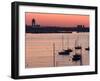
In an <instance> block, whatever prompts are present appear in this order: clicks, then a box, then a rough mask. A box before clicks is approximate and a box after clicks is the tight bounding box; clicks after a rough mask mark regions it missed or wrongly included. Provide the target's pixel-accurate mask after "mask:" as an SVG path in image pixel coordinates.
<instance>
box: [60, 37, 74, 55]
mask: <svg viewBox="0 0 100 81" xmlns="http://www.w3.org/2000/svg"><path fill="white" fill-rule="evenodd" d="M63 40H64V37H63V35H62V51H61V52H59V55H69V54H70V52H72V51H73V50H72V49H70V48H67V49H64V48H63V46H64V42H63ZM67 45H68V47H69V40H68V44H67Z"/></svg>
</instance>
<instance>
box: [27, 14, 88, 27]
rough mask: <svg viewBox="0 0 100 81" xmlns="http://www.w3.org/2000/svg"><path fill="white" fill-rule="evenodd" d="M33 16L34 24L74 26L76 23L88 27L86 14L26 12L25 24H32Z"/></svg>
mask: <svg viewBox="0 0 100 81" xmlns="http://www.w3.org/2000/svg"><path fill="white" fill-rule="evenodd" d="M33 18H34V19H35V21H36V24H38V25H41V26H59V27H76V26H77V25H84V26H85V27H89V16H88V15H73V14H49V13H33V12H32V13H29V12H26V13H25V24H26V25H32V19H33Z"/></svg>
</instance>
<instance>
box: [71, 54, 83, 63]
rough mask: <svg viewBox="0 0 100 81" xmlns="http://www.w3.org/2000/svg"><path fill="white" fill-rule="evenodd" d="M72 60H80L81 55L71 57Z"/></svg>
mask: <svg viewBox="0 0 100 81" xmlns="http://www.w3.org/2000/svg"><path fill="white" fill-rule="evenodd" d="M72 60H73V61H79V60H81V55H79V54H75V55H73V58H72Z"/></svg>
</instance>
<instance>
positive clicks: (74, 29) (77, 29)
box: [26, 26, 89, 33]
mask: <svg viewBox="0 0 100 81" xmlns="http://www.w3.org/2000/svg"><path fill="white" fill-rule="evenodd" d="M72 32H89V27H32V26H26V33H72Z"/></svg>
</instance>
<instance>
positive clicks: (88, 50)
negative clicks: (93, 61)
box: [85, 37, 90, 51]
mask: <svg viewBox="0 0 100 81" xmlns="http://www.w3.org/2000/svg"><path fill="white" fill-rule="evenodd" d="M88 39H89V37H88ZM87 41H88V45H89V40H87ZM85 50H87V51H89V50H90V49H89V46H88V47H87V48H85Z"/></svg>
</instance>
